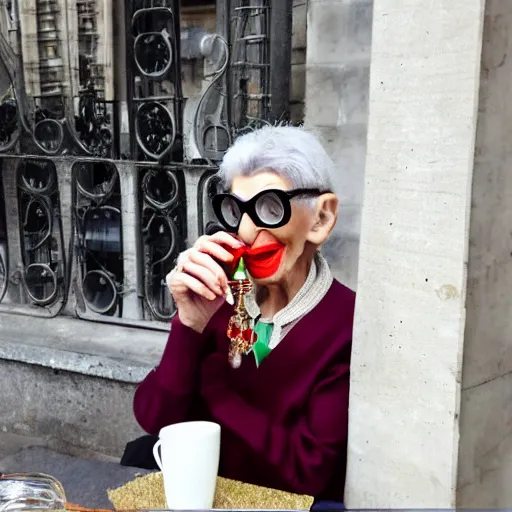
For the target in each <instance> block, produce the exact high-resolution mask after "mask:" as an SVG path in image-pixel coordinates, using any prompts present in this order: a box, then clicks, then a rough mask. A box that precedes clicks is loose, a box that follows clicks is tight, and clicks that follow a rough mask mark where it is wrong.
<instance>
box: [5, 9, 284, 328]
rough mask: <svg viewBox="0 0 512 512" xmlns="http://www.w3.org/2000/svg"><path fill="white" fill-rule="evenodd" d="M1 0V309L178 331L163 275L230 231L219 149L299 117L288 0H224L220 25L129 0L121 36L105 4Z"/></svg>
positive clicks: (221, 152)
mask: <svg viewBox="0 0 512 512" xmlns="http://www.w3.org/2000/svg"><path fill="white" fill-rule="evenodd" d="M3 1H4V2H5V1H6V0H3ZM1 2H2V0H0V7H4V8H0V313H1V312H12V313H19V314H28V315H40V316H47V317H54V316H56V315H58V314H67V315H73V316H77V317H79V318H82V319H86V320H92V321H102V322H115V323H120V324H130V325H141V326H151V327H155V328H164V329H167V323H168V321H169V319H170V318H172V316H173V314H174V312H175V309H174V305H173V303H172V301H171V298H170V296H169V293H168V291H167V288H166V283H165V277H166V275H167V273H168V272H169V271H170V270H171V269H172V267H173V265H174V264H175V259H176V256H177V255H178V253H179V252H180V251H182V250H183V249H184V248H186V247H187V246H188V245H190V244H191V243H192V242H193V241H194V240H195V238H197V236H199V235H200V234H202V233H207V232H211V231H214V230H215V229H217V228H216V225H215V222H214V218H213V213H212V211H211V205H210V198H211V196H212V194H214V193H215V190H216V188H217V185H218V184H217V182H216V178H215V177H214V174H215V171H216V168H217V167H216V166H217V164H218V162H219V161H220V160H221V159H222V156H223V155H224V153H225V151H226V149H227V148H228V147H229V145H230V144H231V142H232V141H233V139H234V138H235V137H236V136H238V135H239V134H240V133H243V132H244V131H246V130H249V129H252V128H254V127H257V126H260V125H261V124H264V123H268V122H275V121H278V120H286V119H287V112H288V102H287V97H288V93H285V94H284V95H283V93H282V91H281V89H282V86H283V84H284V85H285V86H286V84H288V80H289V78H288V75H289V69H290V52H289V51H287V49H286V48H287V45H288V46H290V32H291V0H286V1H285V2H279V1H276V0H219V1H218V5H217V17H218V23H217V25H218V30H217V33H214V34H213V33H208V32H206V31H205V30H203V29H194V30H189V31H188V32H185V31H182V30H181V29H180V2H179V1H178V0H131V1H130V2H128V3H126V4H125V6H124V7H125V10H124V13H125V16H124V24H125V33H126V37H125V38H123V40H119V39H116V40H114V39H113V38H112V37H111V34H112V32H113V21H112V7H111V6H110V7H108V8H107V7H106V6H107V5H108V2H100V1H99V0H27V2H23V3H22V4H21V5H18V4H16V3H14V2H13V0H7V4H5V3H4V4H2V3H1ZM282 4H287V5H288V11H289V12H288V11H286V10H283V6H282ZM6 6H7V8H5V7H6ZM118 8H119V6H118ZM276 13H277V15H278V17H279V20H275V19H274V18H275V15H276ZM283 13H284V14H283ZM121 21H122V20H119V19H118V20H116V22H117V23H119V22H121ZM283 27H284V28H283ZM4 28H5V30H4ZM278 28H279V30H278ZM283 30H284V31H285V32H286V35H285V36H283V33H282V32H283ZM185 36H186V37H187V38H188V39H187V40H186V45H185V47H186V50H185V53H186V57H187V58H196V59H201V60H202V62H203V63H204V75H203V76H202V77H201V87H200V88H201V93H200V94H199V95H197V96H196V97H188V98H187V97H184V94H183V85H182V69H181V65H182V53H181V43H182V41H181V38H182V37H185ZM35 42H37V44H35ZM123 56H125V60H124V61H123V60H122V59H123V58H124V57H123ZM123 62H124V64H123ZM114 76H116V77H117V78H116V80H114ZM276 77H278V78H276ZM114 90H115V91H116V93H115V94H114ZM276 91H277V92H276ZM116 95H117V96H116ZM4 212H5V215H4Z"/></svg>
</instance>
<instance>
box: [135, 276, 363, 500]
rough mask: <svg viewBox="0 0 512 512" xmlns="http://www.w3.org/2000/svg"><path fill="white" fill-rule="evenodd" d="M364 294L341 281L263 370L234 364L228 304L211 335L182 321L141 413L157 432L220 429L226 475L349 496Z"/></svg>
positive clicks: (139, 401) (141, 399) (145, 390)
mask: <svg viewBox="0 0 512 512" xmlns="http://www.w3.org/2000/svg"><path fill="white" fill-rule="evenodd" d="M354 302H355V294H354V292H352V291H351V290H349V289H348V288H346V287H344V286H343V285H341V284H340V283H338V282H337V281H334V282H333V284H332V286H331V288H330V289H329V291H328V292H327V294H326V296H325V297H324V298H323V299H322V301H321V302H320V303H319V304H318V305H317V306H316V307H315V308H314V309H313V311H311V312H310V313H308V314H307V315H306V316H304V318H302V319H301V320H300V321H299V322H298V323H297V324H296V325H295V326H294V327H293V329H292V330H291V331H290V332H289V333H288V334H287V335H286V337H285V338H284V339H283V340H281V342H280V343H279V345H278V346H277V347H275V348H274V349H273V350H272V352H271V353H270V354H269V355H268V356H267V357H266V358H265V359H264V360H263V362H262V363H261V365H260V367H259V368H257V367H256V364H255V361H254V356H253V355H252V354H250V355H248V356H244V358H243V362H242V365H241V367H240V368H238V369H232V368H231V367H230V366H229V364H228V345H229V340H228V338H227V336H226V327H227V323H228V319H229V317H230V316H231V314H232V311H233V310H232V307H231V306H229V305H228V304H225V305H224V306H223V307H222V308H221V309H220V310H219V312H218V313H217V314H216V315H215V316H214V317H213V318H212V320H211V321H210V323H209V325H208V327H207V328H206V330H205V331H204V332H203V333H202V334H198V333H197V332H195V331H193V330H192V329H189V328H188V327H185V326H184V325H183V324H182V323H181V322H180V321H179V318H177V317H176V318H175V319H174V320H173V322H172V327H171V333H170V335H169V340H168V342H167V346H166V348H165V351H164V354H163V357H162V360H161V362H160V364H159V366H158V367H157V368H156V369H155V370H153V371H152V372H151V373H150V374H149V375H148V376H147V377H146V378H145V380H144V381H143V382H142V383H141V384H140V385H139V387H138V388H137V391H136V393H135V399H134V411H135V416H136V418H137V421H138V422H139V424H140V425H141V426H142V428H143V429H144V430H146V431H147V432H148V433H150V434H158V432H159V430H160V429H161V428H162V427H165V426H166V425H170V424H172V423H177V422H182V421H190V420H207V421H214V422H216V423H219V424H220V425H221V429H222V430H221V432H222V433H221V439H222V441H221V458H220V467H219V474H220V475H221V476H224V477H227V478H232V479H235V480H240V481H244V482H248V483H252V484H256V485H261V486H265V487H271V488H275V489H281V490H285V491H289V492H295V493H299V494H306V495H310V496H314V497H316V498H318V499H329V500H342V499H343V488H344V481H345V465H346V443H347V419H348V392H349V366H350V352H351V340H352V323H353V315H354Z"/></svg>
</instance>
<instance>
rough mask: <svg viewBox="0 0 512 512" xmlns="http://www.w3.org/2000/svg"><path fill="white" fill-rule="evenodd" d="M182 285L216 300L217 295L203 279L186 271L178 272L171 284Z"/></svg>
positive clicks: (204, 296)
mask: <svg viewBox="0 0 512 512" xmlns="http://www.w3.org/2000/svg"><path fill="white" fill-rule="evenodd" d="M175 285H178V286H179V285H182V286H183V287H184V288H186V289H187V290H190V291H191V292H193V293H195V294H197V295H199V296H201V297H203V298H205V299H207V300H215V298H216V297H217V295H216V294H215V293H213V292H212V291H211V290H210V289H208V288H207V287H206V286H205V285H204V284H203V283H202V282H201V281H199V280H198V279H196V278H195V277H193V276H191V275H189V274H186V273H185V272H176V273H175V274H174V275H173V276H172V279H171V286H172V287H174V286H175Z"/></svg>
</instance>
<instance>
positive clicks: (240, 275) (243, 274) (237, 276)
mask: <svg viewBox="0 0 512 512" xmlns="http://www.w3.org/2000/svg"><path fill="white" fill-rule="evenodd" d="M245 279H248V276H247V270H245V263H244V259H243V258H240V261H239V262H238V266H237V267H236V270H235V273H234V274H233V281H244V280H245Z"/></svg>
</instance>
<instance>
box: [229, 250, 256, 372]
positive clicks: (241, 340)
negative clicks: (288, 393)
mask: <svg viewBox="0 0 512 512" xmlns="http://www.w3.org/2000/svg"><path fill="white" fill-rule="evenodd" d="M228 284H229V286H230V288H231V293H232V294H233V298H234V300H235V312H234V314H233V316H232V317H231V318H230V319H229V323H228V329H227V332H226V334H227V336H228V338H229V340H230V345H229V356H228V357H229V364H230V365H231V366H232V367H233V368H239V367H240V365H241V364H242V356H243V355H244V354H247V352H249V350H250V349H251V347H252V346H253V344H254V342H255V341H256V339H255V337H256V335H255V334H254V331H253V330H252V328H251V325H252V320H251V318H250V316H249V313H248V312H247V309H246V307H245V300H244V297H245V294H246V293H249V292H250V291H251V290H252V283H251V281H249V278H248V276H247V272H246V270H245V264H244V261H243V259H242V258H241V259H240V262H239V263H238V267H237V270H236V272H235V274H234V275H233V280H232V281H229V283H228Z"/></svg>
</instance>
